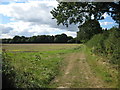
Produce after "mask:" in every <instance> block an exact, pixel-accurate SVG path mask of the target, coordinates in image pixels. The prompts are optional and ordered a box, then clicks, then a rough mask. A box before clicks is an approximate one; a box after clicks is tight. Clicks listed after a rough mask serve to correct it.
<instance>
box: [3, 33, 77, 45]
mask: <svg viewBox="0 0 120 90" xmlns="http://www.w3.org/2000/svg"><path fill="white" fill-rule="evenodd" d="M76 42H77V41H76V39H75V38H73V37H72V36H67V35H66V34H64V33H63V34H58V35H55V36H53V35H52V36H51V35H38V36H32V37H25V36H14V37H13V38H12V39H2V43H8V44H10V43H76Z"/></svg>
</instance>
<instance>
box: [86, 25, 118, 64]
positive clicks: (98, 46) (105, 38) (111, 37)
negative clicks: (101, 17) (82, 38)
mask: <svg viewBox="0 0 120 90" xmlns="http://www.w3.org/2000/svg"><path fill="white" fill-rule="evenodd" d="M86 45H87V46H88V47H90V48H92V52H94V53H95V54H98V55H104V56H106V57H107V58H109V61H110V63H112V64H118V63H120V30H119V29H118V28H115V27H113V28H111V29H110V30H107V31H104V32H103V33H101V34H97V35H94V36H93V38H91V40H89V41H88V42H87V43H86Z"/></svg>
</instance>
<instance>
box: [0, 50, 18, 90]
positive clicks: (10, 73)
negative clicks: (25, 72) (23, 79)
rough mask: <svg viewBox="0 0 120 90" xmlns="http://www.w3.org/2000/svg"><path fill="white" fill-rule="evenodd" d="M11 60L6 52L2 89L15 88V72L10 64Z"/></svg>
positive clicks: (4, 55)
mask: <svg viewBox="0 0 120 90" xmlns="http://www.w3.org/2000/svg"><path fill="white" fill-rule="evenodd" d="M10 60H11V58H10V57H9V56H8V55H7V53H6V52H3V53H2V62H3V63H2V88H3V89H4V88H15V84H14V82H15V78H14V77H15V74H16V73H15V71H14V67H13V66H11V63H10Z"/></svg>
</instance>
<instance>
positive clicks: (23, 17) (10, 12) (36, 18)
mask: <svg viewBox="0 0 120 90" xmlns="http://www.w3.org/2000/svg"><path fill="white" fill-rule="evenodd" d="M57 4H58V3H57V1H54V2H53V1H49V2H45V1H44V2H41V1H29V2H27V3H10V4H7V5H0V14H3V15H4V16H6V17H11V21H10V22H9V23H7V24H5V25H4V24H3V26H6V27H9V29H10V28H11V30H10V31H9V32H7V34H8V36H9V37H10V36H12V37H13V36H15V35H24V36H32V35H42V34H49V35H51V34H52V35H54V34H59V33H62V32H65V31H66V32H67V34H69V35H70V32H71V35H73V34H72V33H73V31H74V32H76V31H77V30H78V29H77V26H76V25H74V24H72V25H71V26H69V27H68V28H66V27H65V26H62V25H59V26H57V24H56V20H53V19H52V15H51V14H50V11H51V10H52V9H53V8H54V7H57ZM68 32H69V33H68ZM4 36H7V35H4ZM74 36H75V34H74Z"/></svg>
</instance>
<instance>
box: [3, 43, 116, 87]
mask: <svg viewBox="0 0 120 90" xmlns="http://www.w3.org/2000/svg"><path fill="white" fill-rule="evenodd" d="M2 46H3V47H2V48H3V50H4V51H5V52H4V53H3V57H4V58H3V66H4V68H3V69H4V71H3V72H4V73H5V75H6V76H7V75H8V76H7V77H8V78H9V80H11V82H12V83H13V82H14V83H13V84H12V85H13V87H16V88H69V87H71V88H86V87H87V88H102V87H103V88H116V87H117V85H118V81H117V75H118V71H117V70H116V69H115V68H113V67H112V66H110V65H109V64H108V63H107V62H104V59H103V58H102V57H99V56H96V55H94V54H92V53H91V52H90V49H89V48H87V47H86V46H85V45H80V44H3V45H2ZM6 65H7V66H6ZM8 65H9V66H8ZM8 84H11V83H10V82H8Z"/></svg>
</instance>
